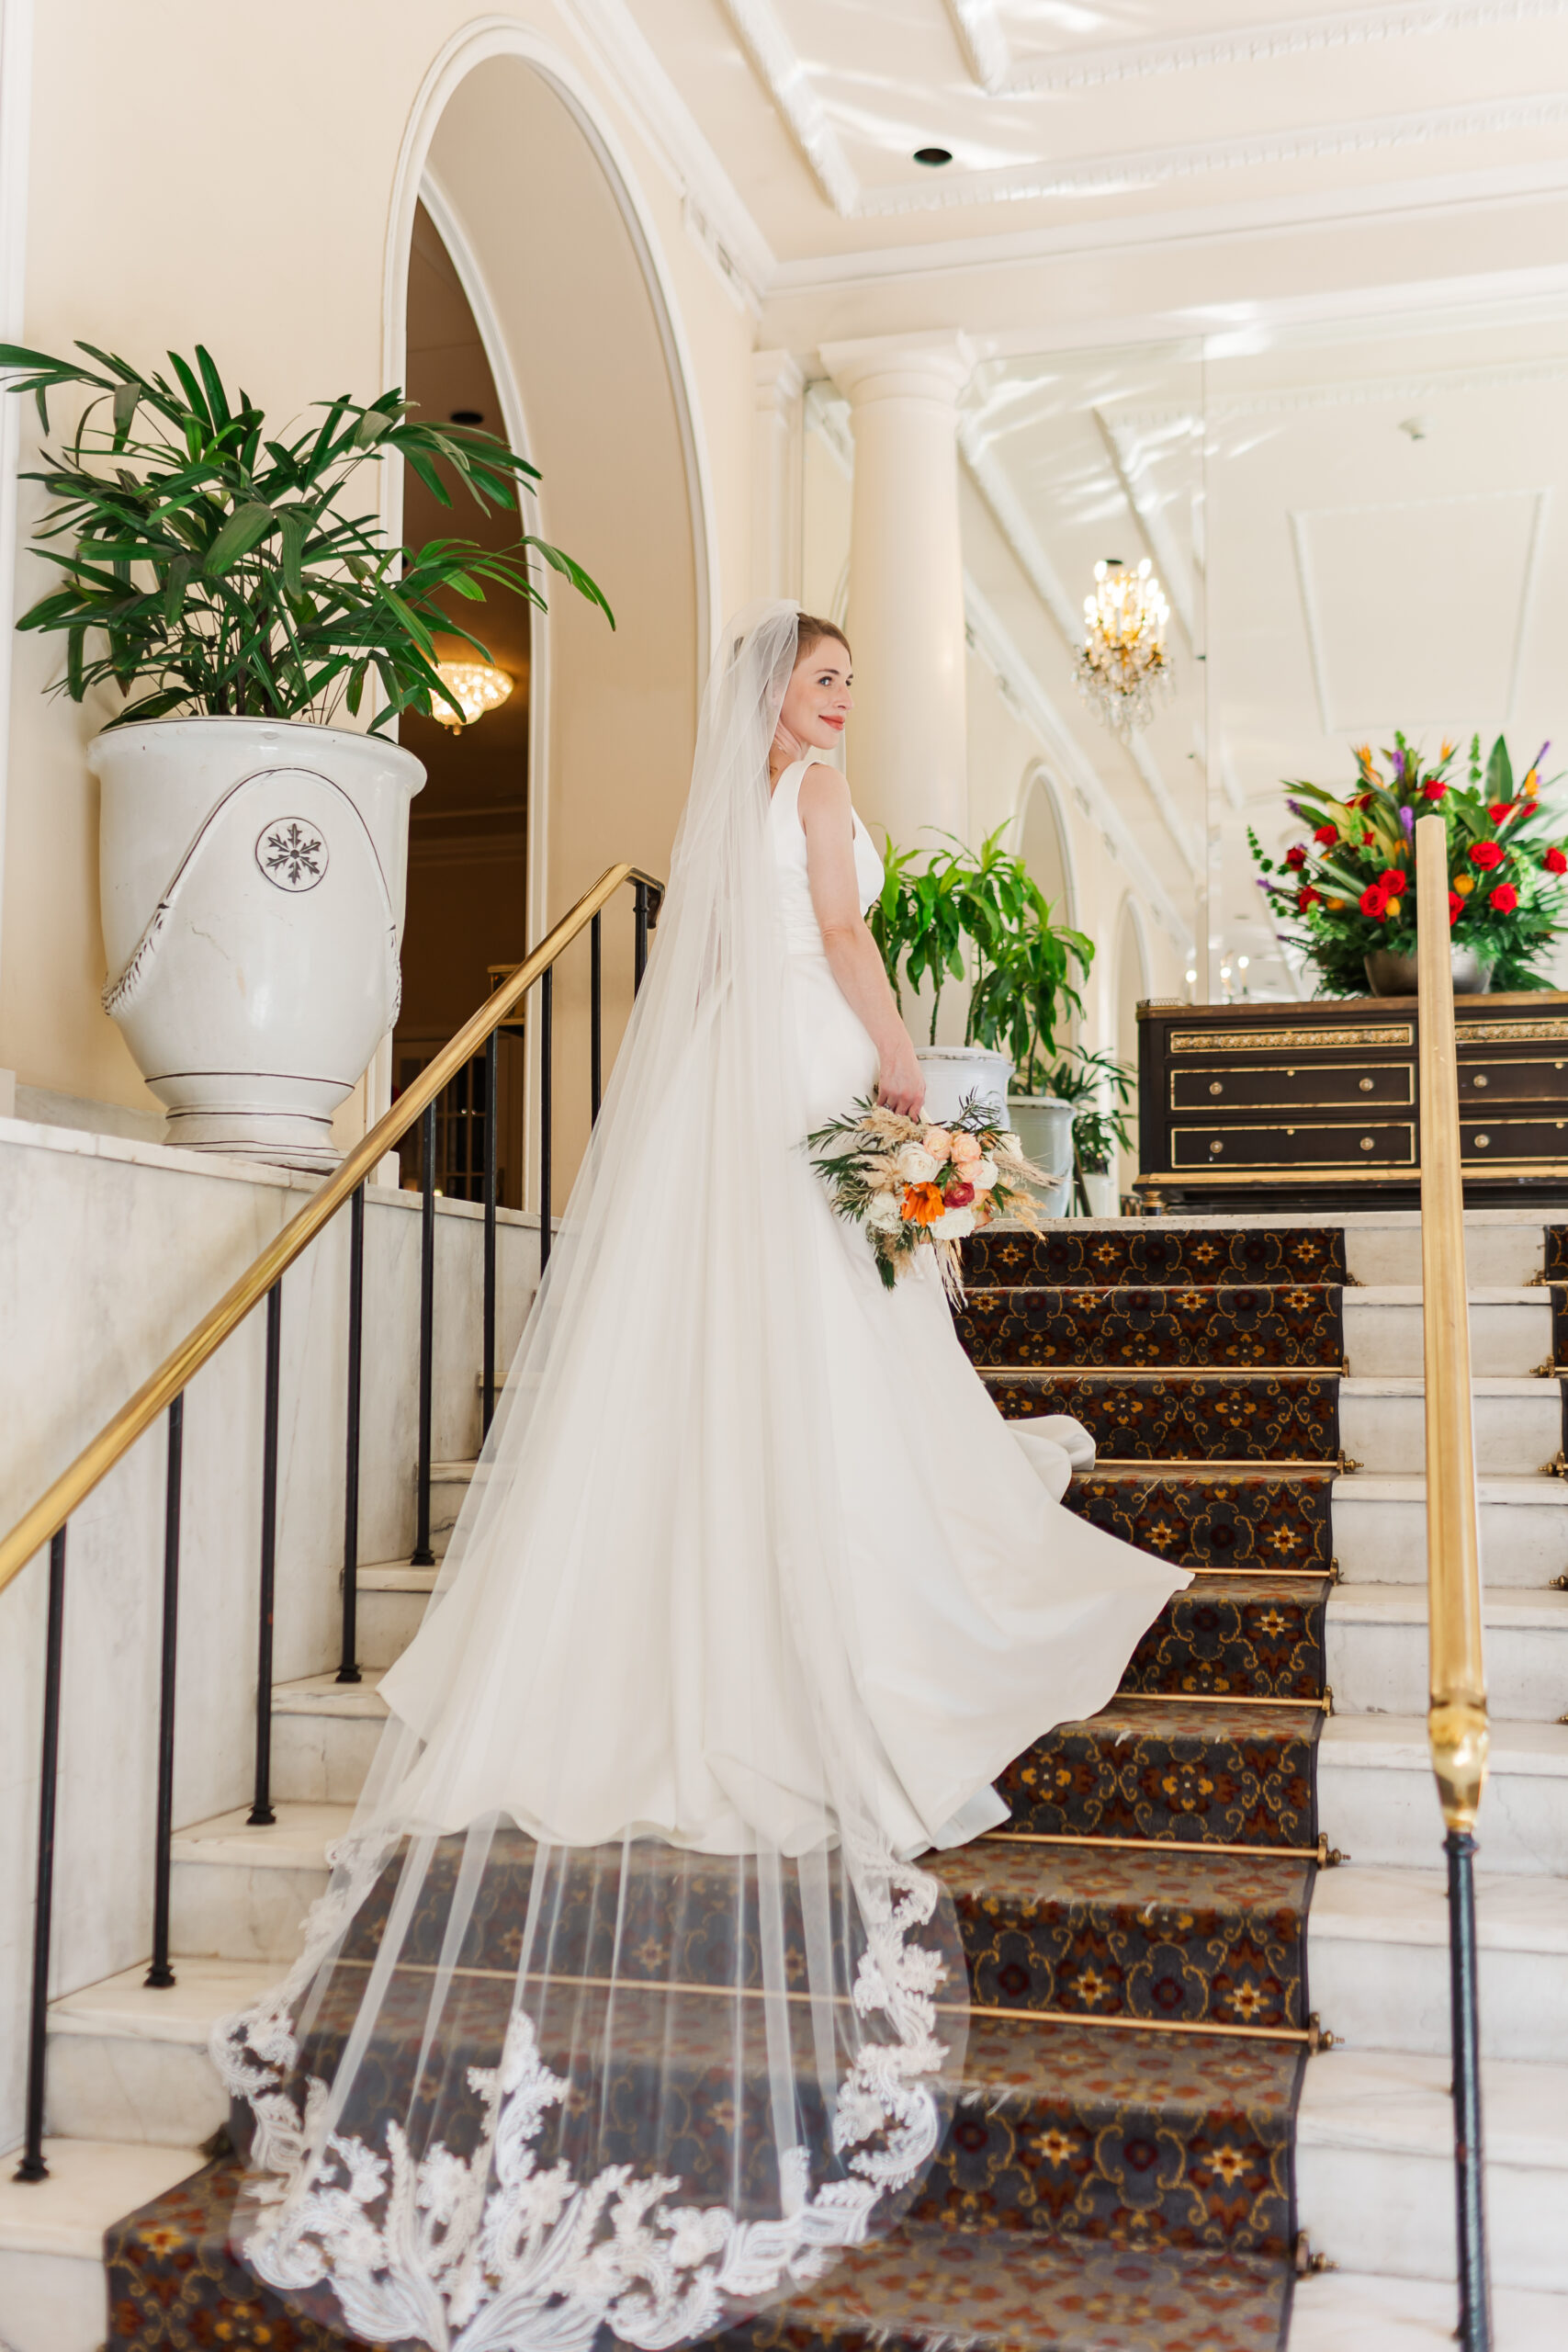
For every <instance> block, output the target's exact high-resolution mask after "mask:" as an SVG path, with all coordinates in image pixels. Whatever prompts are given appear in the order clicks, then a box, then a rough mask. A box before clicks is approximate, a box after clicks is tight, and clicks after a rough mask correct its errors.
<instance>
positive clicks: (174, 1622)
mask: <svg viewBox="0 0 1568 2352" xmlns="http://www.w3.org/2000/svg"><path fill="white" fill-rule="evenodd" d="M185 1426H186V1400H185V1397H184V1396H183V1395H181V1396H178V1397H175V1401H174V1403H173V1404H172V1405H171V1406H170V1407H169V1467H168V1475H167V1477H166V1479H165V1481H164V1654H163V1658H162V1662H161V1665H160V1669H159V1692H158V1815H157V1822H156V1826H155V1827H154V1829H153V1832H152V1967H151V1968H150V1969H149V1970H148V1971H147V1974H146V1976H145V1978H144V1979H143V1982H144V1983H145V1984H147V1985H151V1986H152V1989H153V1990H154V1991H155V1992H160V1993H161V1992H164V1991H166V1990H167V1988H168V1987H169V1986H170V1985H172V1984H173V1983H174V1981H175V1972H174V1970H173V1969H172V1968H171V1967H170V1966H169V1847H170V1843H171V1841H172V1839H173V1838H174V1834H175V1672H176V1665H177V1658H178V1648H179V1613H180V1476H181V1469H182V1464H183V1457H184V1453H185Z"/></svg>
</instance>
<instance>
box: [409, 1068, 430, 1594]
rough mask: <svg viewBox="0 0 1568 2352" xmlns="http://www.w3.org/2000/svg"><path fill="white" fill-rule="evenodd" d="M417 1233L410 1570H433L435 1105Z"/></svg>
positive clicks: (425, 1155)
mask: <svg viewBox="0 0 1568 2352" xmlns="http://www.w3.org/2000/svg"><path fill="white" fill-rule="evenodd" d="M420 1193H421V1200H420V1220H419V1225H420V1231H419V1519H418V1524H417V1528H416V1532H415V1535H414V1545H413V1560H412V1566H414V1567H416V1568H433V1567H434V1566H435V1555H434V1552H433V1551H432V1550H431V1548H430V1422H431V1398H432V1394H433V1382H434V1351H435V1105H434V1103H431V1104H430V1105H429V1106H428V1108H427V1109H426V1111H425V1114H424V1126H423V1169H422V1170H421V1183H420Z"/></svg>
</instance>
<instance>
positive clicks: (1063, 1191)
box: [1008, 1094, 1077, 1216]
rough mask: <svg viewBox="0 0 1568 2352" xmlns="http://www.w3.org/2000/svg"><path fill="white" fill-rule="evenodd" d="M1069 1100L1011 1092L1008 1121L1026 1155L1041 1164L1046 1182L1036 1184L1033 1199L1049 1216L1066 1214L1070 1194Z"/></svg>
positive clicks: (1072, 1111) (1072, 1114) (1073, 1115)
mask: <svg viewBox="0 0 1568 2352" xmlns="http://www.w3.org/2000/svg"><path fill="white" fill-rule="evenodd" d="M1076 1117H1077V1112H1076V1110H1075V1109H1074V1107H1073V1105H1072V1103H1058V1102H1057V1100H1056V1098H1055V1095H1054V1094H1010V1095H1009V1097H1008V1125H1010V1127H1011V1129H1012V1131H1013V1133H1014V1135H1015V1136H1017V1137H1018V1139H1019V1142H1020V1143H1021V1145H1022V1147H1023V1156H1024V1158H1025V1159H1032V1161H1033V1162H1034V1165H1035V1166H1036V1168H1043V1169H1044V1170H1045V1172H1046V1174H1047V1175H1048V1176H1049V1177H1050V1179H1051V1182H1050V1183H1049V1185H1038V1184H1037V1185H1035V1186H1034V1188H1033V1190H1034V1193H1035V1197H1036V1199H1037V1200H1038V1201H1039V1203H1040V1205H1041V1207H1042V1208H1043V1210H1044V1211H1045V1213H1046V1215H1047V1216H1066V1214H1067V1212H1068V1210H1069V1208H1070V1207H1071V1205H1072V1197H1073V1121H1074V1119H1075V1118H1076Z"/></svg>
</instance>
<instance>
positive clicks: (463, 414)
mask: <svg viewBox="0 0 1568 2352" xmlns="http://www.w3.org/2000/svg"><path fill="white" fill-rule="evenodd" d="M484 421H485V413H484V411H483V409H482V408H455V409H454V410H453V411H452V423H453V424H483V423H484Z"/></svg>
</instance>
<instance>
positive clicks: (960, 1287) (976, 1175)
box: [807, 1095, 1050, 1298]
mask: <svg viewBox="0 0 1568 2352" xmlns="http://www.w3.org/2000/svg"><path fill="white" fill-rule="evenodd" d="M807 1145H808V1147H809V1148H810V1150H811V1154H812V1159H811V1165H812V1167H813V1168H814V1169H815V1170H817V1173H818V1175H819V1176H820V1177H821V1179H822V1181H823V1182H824V1183H825V1184H826V1185H827V1187H828V1193H829V1199H830V1200H831V1202H832V1204H833V1208H834V1210H835V1212H836V1213H837V1215H838V1216H841V1217H844V1218H846V1219H847V1220H848V1221H849V1222H850V1223H851V1224H853V1225H863V1226H864V1227H865V1229H866V1235H867V1238H868V1239H869V1240H870V1243H871V1247H872V1250H873V1253H874V1256H875V1259H876V1271H877V1272H878V1273H879V1274H880V1275H881V1276H882V1280H883V1282H884V1283H885V1285H886V1288H887V1289H888V1290H891V1289H892V1288H893V1285H894V1283H896V1282H897V1279H898V1277H899V1275H900V1274H904V1273H908V1272H909V1270H910V1268H911V1267H912V1266H913V1265H914V1264H915V1262H916V1252H917V1250H919V1248H920V1247H921V1245H922V1244H926V1245H928V1246H929V1247H930V1248H931V1249H933V1250H935V1251H936V1256H937V1263H938V1265H939V1267H940V1268H941V1271H942V1282H943V1283H944V1284H945V1286H946V1288H947V1290H948V1292H949V1293H950V1295H952V1296H953V1297H954V1298H961V1297H962V1296H963V1295H964V1281H963V1270H962V1265H961V1261H960V1258H959V1250H958V1245H959V1243H960V1242H961V1241H962V1240H963V1239H964V1236H965V1235H966V1234H970V1233H974V1232H976V1230H977V1229H978V1228H979V1227H981V1226H984V1225H989V1223H990V1222H991V1219H992V1218H993V1217H995V1216H1021V1217H1022V1218H1023V1219H1024V1221H1025V1222H1026V1223H1027V1224H1030V1225H1037V1224H1038V1223H1039V1221H1040V1220H1039V1213H1038V1211H1037V1209H1036V1207H1035V1204H1034V1202H1033V1200H1032V1197H1031V1195H1030V1193H1029V1191H1028V1189H1027V1188H1028V1186H1029V1185H1030V1184H1032V1183H1047V1182H1049V1181H1050V1179H1049V1178H1048V1177H1047V1176H1046V1175H1045V1174H1044V1172H1043V1170H1041V1169H1038V1168H1036V1167H1035V1166H1034V1165H1033V1164H1032V1161H1030V1160H1027V1159H1024V1157H1023V1154H1022V1152H1021V1150H1020V1148H1019V1141H1018V1137H1017V1136H1015V1135H1013V1134H1011V1133H1010V1131H1009V1130H1008V1129H1007V1128H1006V1127H998V1125H996V1124H995V1122H994V1121H993V1119H992V1118H991V1117H990V1115H989V1114H988V1113H987V1112H986V1111H985V1110H984V1109H983V1108H982V1106H981V1105H980V1103H978V1102H977V1101H976V1098H975V1096H973V1095H971V1096H970V1097H969V1098H968V1100H967V1101H966V1102H965V1103H964V1105H963V1106H962V1108H961V1109H960V1111H959V1114H958V1116H957V1117H956V1118H955V1119H952V1120H950V1121H949V1122H948V1124H947V1125H946V1126H944V1127H938V1126H931V1125H926V1124H925V1123H924V1122H922V1121H921V1120H919V1119H908V1118H906V1117H905V1116H904V1115H903V1114H902V1113H901V1112H898V1111H879V1110H877V1109H876V1108H875V1106H874V1104H873V1103H872V1102H871V1101H870V1100H869V1098H868V1099H867V1100H866V1101H864V1102H861V1103H856V1104H855V1107H854V1113H853V1115H852V1117H848V1118H843V1119H834V1120H833V1121H831V1122H830V1124H829V1125H827V1126H825V1127H818V1129H817V1131H816V1133H815V1134H814V1135H810V1136H807Z"/></svg>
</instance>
